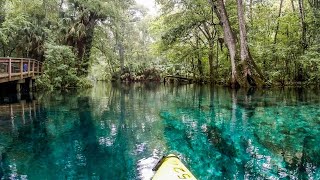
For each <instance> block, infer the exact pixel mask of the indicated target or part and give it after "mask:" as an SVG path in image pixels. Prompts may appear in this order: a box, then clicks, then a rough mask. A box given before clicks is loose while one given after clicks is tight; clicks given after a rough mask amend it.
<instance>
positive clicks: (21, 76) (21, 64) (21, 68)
mask: <svg viewBox="0 0 320 180" xmlns="http://www.w3.org/2000/svg"><path fill="white" fill-rule="evenodd" d="M20 79H23V59H21V61H20Z"/></svg>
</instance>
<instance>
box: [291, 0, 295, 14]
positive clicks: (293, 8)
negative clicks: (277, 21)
mask: <svg viewBox="0 0 320 180" xmlns="http://www.w3.org/2000/svg"><path fill="white" fill-rule="evenodd" d="M291 7H292V11H293V12H295V11H296V8H295V6H294V2H293V0H291Z"/></svg>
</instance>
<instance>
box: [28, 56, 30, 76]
mask: <svg viewBox="0 0 320 180" xmlns="http://www.w3.org/2000/svg"><path fill="white" fill-rule="evenodd" d="M28 76H30V59H29V60H28Z"/></svg>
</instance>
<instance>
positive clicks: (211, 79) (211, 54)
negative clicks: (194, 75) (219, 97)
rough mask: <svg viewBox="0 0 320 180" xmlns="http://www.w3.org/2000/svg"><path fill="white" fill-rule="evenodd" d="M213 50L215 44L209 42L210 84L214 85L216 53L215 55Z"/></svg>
mask: <svg viewBox="0 0 320 180" xmlns="http://www.w3.org/2000/svg"><path fill="white" fill-rule="evenodd" d="M213 48H214V42H212V41H210V42H209V53H208V58H209V72H210V83H214V68H213V58H214V53H213Z"/></svg>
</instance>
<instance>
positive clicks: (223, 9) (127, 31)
mask: <svg viewBox="0 0 320 180" xmlns="http://www.w3.org/2000/svg"><path fill="white" fill-rule="evenodd" d="M157 5H158V7H159V12H158V15H156V16H151V15H150V14H148V9H147V8H145V7H144V6H143V5H139V4H136V3H135V1H134V0H90V1H89V0H14V1H13V0H0V54H1V56H3V57H7V56H10V57H28V58H34V59H37V60H40V61H43V62H45V73H44V74H43V75H42V76H41V78H39V79H38V80H37V84H38V86H39V87H42V88H46V89H57V88H58V89H61V88H69V87H89V86H90V84H91V82H92V81H96V80H120V81H160V80H161V79H162V78H163V77H165V76H166V75H177V76H183V77H189V78H192V79H194V80H195V81H196V82H206V83H214V84H223V85H230V86H233V87H239V86H242V87H246V86H265V85H308V84H320V1H319V0H157Z"/></svg>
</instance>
